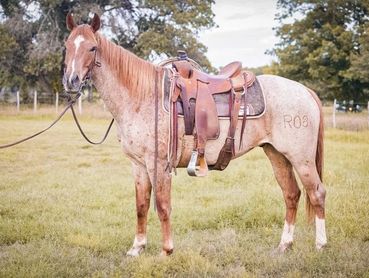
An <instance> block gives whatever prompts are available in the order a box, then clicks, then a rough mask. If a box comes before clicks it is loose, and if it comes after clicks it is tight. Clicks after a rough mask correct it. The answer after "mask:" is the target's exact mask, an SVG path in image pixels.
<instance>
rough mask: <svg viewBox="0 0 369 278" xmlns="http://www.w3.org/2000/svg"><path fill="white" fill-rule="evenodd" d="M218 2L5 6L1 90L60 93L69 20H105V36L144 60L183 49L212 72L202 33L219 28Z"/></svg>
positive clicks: (45, 0)
mask: <svg viewBox="0 0 369 278" xmlns="http://www.w3.org/2000/svg"><path fill="white" fill-rule="evenodd" d="M213 3H214V0H181V1H166V0H138V1H133V0H119V1H117V0H94V1H87V0H81V1H69V0H61V1H56V0H22V1H16V0H0V47H1V49H0V74H1V76H0V87H1V86H12V85H19V86H21V87H23V88H26V87H38V88H40V89H42V90H43V91H48V92H51V91H60V90H61V70H62V60H63V55H62V53H63V48H64V40H65V38H66V36H67V35H68V31H67V29H66V27H65V18H66V15H67V13H68V12H69V11H73V12H74V14H75V17H76V18H77V20H76V21H77V22H80V23H83V22H87V21H88V18H89V13H90V12H96V13H98V14H99V15H101V16H102V20H103V32H105V33H106V34H107V35H108V36H109V37H110V38H111V39H113V40H114V41H115V42H116V43H118V44H119V45H121V46H123V47H124V48H126V49H128V50H130V51H132V52H134V53H135V54H137V55H138V56H140V57H142V58H144V59H154V58H155V57H156V56H157V55H162V54H165V55H167V56H174V55H176V54H177V50H180V49H184V50H186V51H187V53H188V54H189V56H190V57H191V58H193V59H195V60H197V61H198V62H199V63H200V64H201V65H202V66H203V67H204V68H206V69H208V70H213V68H212V67H211V64H210V62H209V60H208V59H207V58H206V56H205V54H206V51H207V48H206V47H205V46H204V45H203V44H202V43H200V42H199V41H198V33H199V31H201V30H203V29H208V28H211V27H213V26H214V20H213V19H214V14H213V12H212V10H211V7H212V4H213Z"/></svg>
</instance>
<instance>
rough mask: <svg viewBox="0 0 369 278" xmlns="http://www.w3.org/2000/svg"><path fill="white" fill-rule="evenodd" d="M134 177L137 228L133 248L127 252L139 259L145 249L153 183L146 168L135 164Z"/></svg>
mask: <svg viewBox="0 0 369 278" xmlns="http://www.w3.org/2000/svg"><path fill="white" fill-rule="evenodd" d="M133 175H134V178H135V187H136V211H137V228H136V235H135V239H134V241H133V246H132V248H131V249H130V250H129V251H128V252H127V255H128V256H133V257H137V256H139V255H140V254H141V253H142V251H143V250H144V249H145V246H146V243H147V238H146V227H147V213H148V210H149V208H150V196H151V183H150V179H149V175H148V173H147V171H146V167H144V166H141V165H136V164H134V163H133Z"/></svg>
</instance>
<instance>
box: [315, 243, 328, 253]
mask: <svg viewBox="0 0 369 278" xmlns="http://www.w3.org/2000/svg"><path fill="white" fill-rule="evenodd" d="M315 247H316V250H317V251H319V252H323V250H324V249H325V248H326V247H327V244H326V243H324V244H316V245H315Z"/></svg>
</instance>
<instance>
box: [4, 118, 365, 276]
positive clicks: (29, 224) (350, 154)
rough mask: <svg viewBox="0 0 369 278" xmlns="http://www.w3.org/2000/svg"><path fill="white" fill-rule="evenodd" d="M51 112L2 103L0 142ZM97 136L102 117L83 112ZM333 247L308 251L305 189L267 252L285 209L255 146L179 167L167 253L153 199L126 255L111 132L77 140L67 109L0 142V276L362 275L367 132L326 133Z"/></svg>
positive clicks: (131, 227) (128, 221) (125, 180)
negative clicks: (142, 243) (137, 240)
mask: <svg viewBox="0 0 369 278" xmlns="http://www.w3.org/2000/svg"><path fill="white" fill-rule="evenodd" d="M52 118H53V115H52V114H50V113H45V114H42V115H32V113H21V114H20V115H16V114H15V113H13V114H11V115H5V113H0V134H1V136H0V144H3V143H7V142H11V141H13V140H15V139H17V138H19V137H22V136H24V135H28V134H31V133H33V132H35V131H37V130H39V129H41V128H43V127H45V126H47V124H48V123H49V122H50V121H51V119H52ZM81 121H82V124H83V126H84V128H85V129H86V131H87V133H88V134H90V136H92V137H93V138H96V139H98V138H99V137H100V136H101V135H102V133H103V132H104V130H105V128H106V125H107V124H108V117H105V116H101V117H99V118H98V119H94V118H92V117H90V116H84V117H82V118H81ZM325 138H326V144H325V146H326V154H325V187H326V189H327V205H326V211H327V232H328V241H329V246H328V247H327V249H326V250H324V252H316V251H315V249H314V241H315V238H314V228H313V227H312V226H309V225H308V224H307V223H306V218H305V213H304V205H303V198H301V205H300V207H299V211H298V221H297V226H296V231H295V245H294V248H293V250H291V251H290V252H288V253H287V254H285V255H274V254H273V250H274V248H275V247H276V246H277V245H278V242H279V239H280V234H281V231H282V226H283V216H284V212H285V208H284V202H283V197H282V193H281V190H280V189H279V187H278V185H277V183H276V181H275V179H274V177H273V174H272V169H271V166H270V164H269V161H268V160H267V159H266V156H265V155H264V153H263V151H262V150H261V149H256V150H253V151H251V152H250V153H249V154H247V155H245V156H244V157H242V158H240V159H238V160H236V161H234V162H232V163H231V165H230V166H229V168H227V170H226V171H224V172H211V173H210V175H209V177H207V178H205V179H200V178H199V179H194V178H191V177H188V176H187V174H186V173H185V171H184V170H180V171H179V174H178V176H177V177H175V178H174V183H173V198H172V205H173V212H172V224H173V226H172V228H173V234H174V241H175V253H174V254H173V255H172V256H170V257H169V258H165V259H163V258H160V257H158V254H159V251H160V248H161V235H160V225H159V220H158V218H157V216H156V214H155V212H154V211H153V210H152V209H151V212H150V215H149V224H148V240H149V243H148V247H147V248H146V250H145V253H144V254H143V255H142V256H141V257H140V258H138V259H135V258H127V257H126V256H125V252H126V251H127V250H128V249H129V248H130V246H131V244H132V241H133V237H134V231H135V225H136V219H135V197H134V195H135V193H134V186H133V178H132V175H131V168H130V163H129V161H128V159H127V158H126V157H125V156H124V155H123V153H122V152H121V150H120V147H119V144H118V143H117V140H116V136H115V134H114V130H113V133H112V134H111V135H110V136H109V138H108V140H107V143H106V144H104V145H102V146H90V145H88V144H87V143H85V142H84V140H83V139H82V138H81V136H80V135H79V133H78V130H77V129H76V128H75V126H74V123H73V121H72V119H71V118H70V117H67V118H66V119H64V120H63V121H62V122H60V123H59V124H58V125H57V126H55V127H54V128H53V129H52V130H51V131H49V132H48V133H47V134H45V135H42V136H40V137H37V138H36V139H34V140H32V141H29V142H27V143H24V144H21V145H19V146H17V147H13V148H10V149H7V150H1V151H0V276H1V277H85V276H89V277H91V276H92V277H106V276H113V277H114V276H116V277H149V276H158V277H160V276H175V277H260V276H263V277H327V276H328V277H369V216H368V215H369V198H368V196H369V131H367V130H366V131H360V132H352V131H344V130H332V129H328V130H327V131H326V137H325Z"/></svg>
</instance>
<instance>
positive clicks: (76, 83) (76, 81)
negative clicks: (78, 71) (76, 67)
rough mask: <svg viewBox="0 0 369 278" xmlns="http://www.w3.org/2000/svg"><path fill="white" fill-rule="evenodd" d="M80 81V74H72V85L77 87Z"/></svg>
mask: <svg viewBox="0 0 369 278" xmlns="http://www.w3.org/2000/svg"><path fill="white" fill-rule="evenodd" d="M78 83H79V78H78V75H74V76H72V78H71V85H72V86H73V87H75V86H76V85H78Z"/></svg>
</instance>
